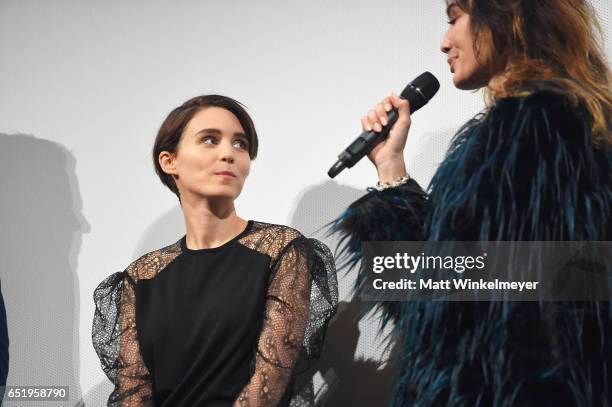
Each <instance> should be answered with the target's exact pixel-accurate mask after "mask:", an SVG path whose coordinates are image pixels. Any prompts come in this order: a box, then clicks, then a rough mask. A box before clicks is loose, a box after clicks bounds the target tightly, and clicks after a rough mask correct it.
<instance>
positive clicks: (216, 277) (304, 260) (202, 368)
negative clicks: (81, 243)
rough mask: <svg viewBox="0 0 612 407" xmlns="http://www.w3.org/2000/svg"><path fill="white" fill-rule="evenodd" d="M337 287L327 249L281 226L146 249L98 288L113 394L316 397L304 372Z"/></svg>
mask: <svg viewBox="0 0 612 407" xmlns="http://www.w3.org/2000/svg"><path fill="white" fill-rule="evenodd" d="M337 296H338V293H337V281H336V274H335V269H334V262H333V257H332V255H331V253H330V252H329V249H328V248H327V247H326V246H325V245H323V244H322V243H320V242H318V241H316V240H314V239H307V238H305V237H304V236H302V235H301V234H300V233H299V232H298V231H296V230H294V229H291V228H289V227H286V226H280V225H271V224H265V223H260V222H253V221H249V222H248V224H247V226H246V228H245V230H244V231H243V232H242V233H240V234H239V235H238V236H236V237H235V238H233V239H232V240H230V241H229V242H227V243H225V244H223V245H222V246H220V247H216V248H211V249H201V250H192V249H188V248H187V247H186V244H185V237H183V238H181V239H180V240H179V241H178V242H176V243H174V244H172V245H170V246H167V247H165V248H163V249H159V250H156V251H153V252H151V253H148V254H146V255H144V256H142V257H140V258H139V259H138V260H136V261H135V262H133V263H132V264H131V265H130V266H129V267H128V268H127V269H126V270H125V271H123V272H120V273H115V274H113V275H111V276H110V277H108V278H107V279H105V280H104V281H103V282H102V283H101V284H100V285H99V286H98V288H97V289H96V290H95V292H94V301H95V303H96V313H95V316H94V323H93V343H94V347H95V348H96V351H97V353H98V355H99V356H100V360H101V362H102V367H103V369H104V371H105V372H106V374H107V375H108V377H109V378H110V379H111V381H113V383H114V384H115V390H114V391H113V393H112V394H111V395H110V397H109V400H108V405H109V406H119V405H121V406H126V405H128V406H132V405H137V406H141V405H155V406H189V407H191V406H231V405H232V404H233V403H234V402H236V403H237V404H238V405H252V406H276V405H281V406H288V405H289V404H290V403H291V405H292V406H294V405H296V406H300V405H312V403H313V398H314V397H313V389H312V381H311V380H310V378H309V377H308V374H306V373H308V372H307V369H308V367H309V362H313V361H314V360H316V359H317V358H318V356H319V353H320V350H321V346H322V342H323V336H324V333H325V329H326V327H327V324H328V322H329V320H330V318H331V317H332V315H333V314H334V312H335V309H336V306H337ZM300 373H305V374H303V375H300ZM302 376H303V377H302Z"/></svg>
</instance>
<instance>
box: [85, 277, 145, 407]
mask: <svg viewBox="0 0 612 407" xmlns="http://www.w3.org/2000/svg"><path fill="white" fill-rule="evenodd" d="M94 303H95V306H96V310H95V314H94V319H93V327H92V341H93V346H94V348H95V350H96V353H97V354H98V357H99V358H100V362H101V364H102V369H103V370H104V373H106V375H107V376H108V378H109V379H110V380H111V382H112V383H113V384H114V385H115V388H114V390H113V392H112V393H111V395H110V397H109V399H108V406H113V407H115V406H116V407H119V406H139V407H140V406H151V405H153V401H152V385H151V375H150V373H149V371H148V370H147V368H146V366H145V364H144V361H143V359H142V356H141V354H140V349H139V345H138V339H137V333H136V323H135V306H136V304H135V283H134V281H133V280H132V278H131V277H130V276H129V274H128V273H127V272H125V271H124V272H117V273H114V274H112V275H110V276H109V277H107V278H106V279H105V280H104V281H102V282H101V283H100V285H98V287H97V288H96V289H95V291H94Z"/></svg>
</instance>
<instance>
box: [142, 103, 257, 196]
mask: <svg viewBox="0 0 612 407" xmlns="http://www.w3.org/2000/svg"><path fill="white" fill-rule="evenodd" d="M207 107H220V108H222V109H225V110H228V111H230V112H231V113H233V114H234V116H236V118H238V121H239V122H240V125H241V126H242V128H243V129H244V132H245V135H246V138H247V141H248V151H249V157H251V160H254V159H255V157H257V148H258V139H257V132H256V131H255V125H254V124H253V119H251V116H249V114H248V113H247V111H246V109H245V107H244V105H243V104H242V103H240V102H238V101H237V100H234V99H232V98H230V97H227V96H221V95H203V96H196V97H194V98H191V99H189V100H188V101H186V102H185V103H183V104H182V105H180V106H179V107H177V108H176V109H174V110H173V111H171V112H170V114H169V115H168V117H166V120H164V122H163V123H162V125H161V127H160V128H159V131H158V132H157V137H156V138H155V143H154V144H153V165H155V172H156V173H157V175H158V176H159V179H160V180H161V182H162V183H163V184H164V185H165V186H167V187H168V188H170V190H171V191H172V192H174V193H175V194H176V196H177V197H178V198H179V201H180V200H181V197H180V195H179V191H178V188H177V186H176V182H175V181H174V178H172V175H170V174H166V173H165V172H164V171H163V170H162V168H161V166H160V165H159V154H160V153H161V152H162V151H167V152H169V153H171V154H176V150H177V147H178V144H179V141H181V136H182V134H183V130H185V127H186V126H187V123H189V121H190V120H191V119H192V118H193V116H195V114H196V113H198V112H199V111H200V110H202V109H205V108H207Z"/></svg>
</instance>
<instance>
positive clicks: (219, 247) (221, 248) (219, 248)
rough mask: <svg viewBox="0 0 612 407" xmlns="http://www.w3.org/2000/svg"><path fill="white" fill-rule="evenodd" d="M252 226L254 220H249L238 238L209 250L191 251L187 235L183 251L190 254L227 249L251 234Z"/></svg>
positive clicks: (184, 239)
mask: <svg viewBox="0 0 612 407" xmlns="http://www.w3.org/2000/svg"><path fill="white" fill-rule="evenodd" d="M251 226H253V221H252V220H248V221H247V224H246V226H245V228H244V230H243V231H242V232H240V233H238V234H237V235H236V236H234V237H233V238H231V239H230V240H228V241H227V242H225V243H223V244H222V245H221V246H217V247H209V248H206V249H190V248H188V247H187V235H184V236H183V237H182V238H181V250H182V251H183V252H185V253H189V254H198V253H211V252H217V251H219V250H223V249H224V248H226V247H227V246H229V245H230V244H232V243H233V242H235V241H236V240H238V239H240V238H241V237H243V236H244V235H246V234H247V233H249V231H250V230H251Z"/></svg>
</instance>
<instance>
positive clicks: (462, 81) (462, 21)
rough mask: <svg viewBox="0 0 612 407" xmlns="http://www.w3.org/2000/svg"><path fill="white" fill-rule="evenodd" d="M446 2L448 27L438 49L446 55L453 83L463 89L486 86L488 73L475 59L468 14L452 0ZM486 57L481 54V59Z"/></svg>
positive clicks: (488, 77)
mask: <svg viewBox="0 0 612 407" xmlns="http://www.w3.org/2000/svg"><path fill="white" fill-rule="evenodd" d="M447 4H448V7H447V9H446V12H447V14H448V22H449V27H448V30H447V31H446V34H444V37H443V38H442V43H441V44H440V49H441V50H442V52H444V53H445V54H447V56H448V64H449V65H450V70H451V72H452V73H453V83H454V84H455V87H457V88H458V89H464V90H469V89H478V88H481V87H483V86H486V85H487V83H488V82H489V79H490V75H489V74H488V71H487V69H486V66H484V65H483V64H482V63H480V62H478V61H477V60H476V55H475V53H474V44H473V41H472V32H471V29H470V15H469V14H467V13H465V12H464V11H463V10H461V8H459V6H458V5H457V4H456V3H455V2H454V0H451V1H448V2H447ZM484 51H485V49H484V48H483V52H484ZM486 57H487V55H483V54H481V59H484V60H486V59H487V58H486Z"/></svg>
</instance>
